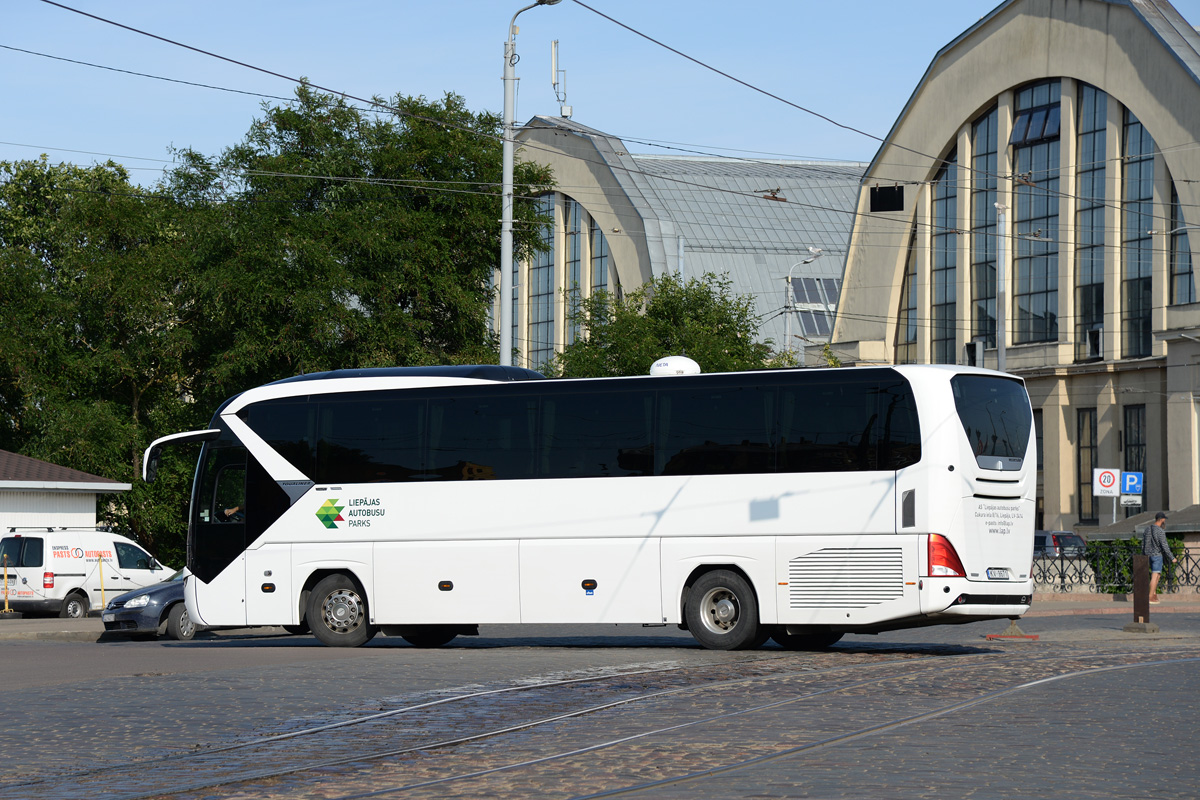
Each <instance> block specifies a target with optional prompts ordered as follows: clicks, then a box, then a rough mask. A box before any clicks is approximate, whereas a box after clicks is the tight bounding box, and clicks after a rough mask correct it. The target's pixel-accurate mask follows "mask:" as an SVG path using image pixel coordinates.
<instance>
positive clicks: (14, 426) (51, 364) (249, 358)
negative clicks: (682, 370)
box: [0, 87, 551, 563]
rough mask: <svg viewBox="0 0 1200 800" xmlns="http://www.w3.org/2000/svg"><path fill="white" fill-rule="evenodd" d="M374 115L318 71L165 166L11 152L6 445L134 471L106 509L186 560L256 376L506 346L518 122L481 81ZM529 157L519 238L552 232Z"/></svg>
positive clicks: (6, 220) (480, 354) (0, 265)
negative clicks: (217, 443) (137, 180)
mask: <svg viewBox="0 0 1200 800" xmlns="http://www.w3.org/2000/svg"><path fill="white" fill-rule="evenodd" d="M390 105H391V106H393V107H395V108H396V109H397V110H396V111H395V112H393V113H387V114H377V113H373V112H372V113H367V112H364V111H361V110H358V109H354V108H350V107H349V106H347V105H346V104H345V103H344V102H343V101H342V100H340V99H338V98H333V97H328V96H324V95H320V94H317V93H315V92H313V91H311V90H310V89H309V88H308V87H301V88H300V89H299V90H298V91H297V99H296V102H295V103H294V104H292V105H289V106H278V107H266V108H264V116H263V118H262V119H260V120H258V121H256V122H255V123H254V124H253V126H252V127H251V129H250V132H249V134H248V135H247V137H246V139H245V140H244V141H243V142H241V143H239V144H237V145H235V146H233V147H231V148H229V149H228V150H226V151H225V152H224V153H222V154H220V155H219V156H216V157H207V156H204V155H202V154H199V153H195V152H191V151H184V152H180V153H179V154H178V155H179V160H180V165H179V166H178V167H177V168H175V169H174V170H172V171H171V172H170V173H169V174H168V175H167V176H165V178H164V179H163V180H162V181H161V182H160V183H159V184H158V185H156V186H154V187H152V188H149V189H144V188H141V187H137V186H134V185H132V184H131V183H130V182H129V179H128V176H127V175H126V174H125V172H124V170H123V169H122V168H121V167H119V166H117V165H115V164H111V163H109V164H104V165H97V166H92V167H77V166H71V165H58V166H53V165H50V164H48V163H47V161H46V159H45V158H43V159H41V160H39V161H26V162H17V163H3V164H0V309H3V312H4V318H5V325H4V326H0V447H4V448H5V449H9V450H13V451H16V452H20V453H23V454H25V455H29V456H33V457H36V458H42V459H45V460H48V461H51V462H54V463H56V464H60V465H63V466H67V467H72V468H75V469H81V470H85V471H88V472H92V473H96V474H99V475H103V476H105V477H108V478H112V479H115V480H120V481H125V482H129V483H132V484H133V487H134V488H133V491H131V492H128V493H126V494H124V495H120V496H116V499H114V496H110V497H106V498H102V500H101V506H100V509H99V512H100V516H101V518H102V519H104V520H105V521H108V522H112V523H114V524H117V525H119V526H121V527H124V528H128V529H130V530H131V531H132V532H133V533H134V535H135V536H137V537H138V539H139V540H140V541H142V542H143V543H144V544H145V545H146V546H147V547H149V548H151V549H152V551H153V552H155V554H156V555H158V556H159V557H160V558H162V559H163V560H164V561H169V562H173V563H179V562H180V560H181V559H182V554H183V542H184V534H185V530H186V525H185V520H186V514H185V507H186V502H187V497H188V492H187V488H186V487H187V483H188V481H189V480H190V476H191V472H192V464H191V463H189V462H192V463H194V456H195V453H194V452H187V453H182V452H177V451H172V450H168V451H167V453H166V454H165V456H164V459H163V463H162V466H161V467H160V470H159V478H158V480H157V481H156V483H154V484H153V485H150V486H147V485H146V484H144V483H143V482H142V481H141V480H140V471H141V458H142V452H143V450H144V448H145V447H146V445H147V444H148V443H149V442H150V441H151V440H153V439H154V438H156V437H158V436H161V435H163V434H167V433H173V432H176V431H181V430H188V429H195V428H198V427H203V426H205V425H206V424H207V422H208V419H209V417H210V416H211V415H212V413H213V411H214V410H215V409H216V407H217V406H218V405H219V404H220V403H221V402H222V401H224V400H225V399H226V398H228V397H229V396H231V395H234V394H236V393H238V392H241V391H244V390H245V389H247V388H250V387H252V386H255V385H259V384H262V383H265V382H269V381H273V380H277V379H280V378H284V377H288V376H291V375H295V374H297V373H300V372H312V371H317V370H327V369H338V368H351V367H366V366H393V365H408V364H433V363H462V362H494V361H495V360H496V342H495V341H494V337H493V336H492V335H491V334H490V332H489V330H488V325H487V321H488V310H489V307H490V305H491V299H492V296H493V291H492V288H491V278H492V275H493V272H494V270H495V269H497V268H498V266H499V260H500V258H499V256H500V254H499V241H500V230H499V228H500V222H499V219H500V197H499V189H498V187H499V185H500V178H501V175H500V171H501V145H500V140H499V133H500V128H501V125H500V120H499V119H498V118H497V117H496V116H495V115H492V114H486V113H484V114H475V113H472V112H470V111H469V110H467V109H466V108H465V107H464V105H463V101H462V99H461V98H459V97H456V96H454V95H447V96H446V97H445V98H444V99H443V100H441V101H438V102H429V101H426V100H424V99H423V98H405V97H396V98H394V99H393V100H391V101H390ZM550 180H551V175H550V173H549V171H548V170H547V169H545V168H543V167H539V166H536V165H533V164H522V165H520V166H519V167H518V169H517V172H516V182H517V186H518V187H521V188H519V189H518V193H519V194H522V199H521V202H519V203H518V204H517V207H516V210H515V216H516V218H517V219H518V220H520V221H522V222H524V223H528V224H519V225H518V226H517V230H516V235H515V239H516V242H517V247H518V250H519V252H528V251H529V249H530V248H535V247H538V246H539V244H538V237H537V226H536V225H535V224H533V223H535V222H536V221H537V218H536V211H535V209H534V206H533V204H532V202H531V201H529V200H528V199H527V198H528V197H531V196H534V195H536V194H538V193H539V192H541V191H544V190H546V189H547V187H548V184H549V182H550Z"/></svg>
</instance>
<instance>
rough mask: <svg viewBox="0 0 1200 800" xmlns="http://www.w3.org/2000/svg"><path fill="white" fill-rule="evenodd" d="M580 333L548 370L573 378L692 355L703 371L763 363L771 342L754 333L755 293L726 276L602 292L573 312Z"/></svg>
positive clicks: (663, 279)
mask: <svg viewBox="0 0 1200 800" xmlns="http://www.w3.org/2000/svg"><path fill="white" fill-rule="evenodd" d="M574 322H576V323H577V324H578V325H579V328H580V330H581V335H580V336H579V337H578V338H577V339H576V340H575V341H574V342H573V343H572V344H570V345H567V347H566V348H564V350H563V352H562V353H560V354H559V355H558V356H556V357H555V359H554V360H553V361H551V362H550V363H549V364H548V365H546V366H545V367H543V371H545V372H547V373H549V374H553V375H559V376H562V377H568V378H589V377H590V378H594V377H603V376H608V375H645V374H646V373H647V372H649V371H650V366H651V365H652V364H653V363H654V362H655V361H656V360H657V359H659V358H662V357H663V356H669V355H686V356H688V357H689V358H691V359H693V360H695V361H696V362H697V363H699V364H700V367H701V369H703V370H704V371H705V372H733V371H738V370H746V369H760V368H762V367H763V366H764V365H765V364H766V362H767V359H768V358H769V357H770V355H771V347H770V343H769V342H768V343H762V342H758V341H756V340H755V337H756V336H757V333H758V326H759V324H760V319H759V317H758V316H757V315H756V314H755V313H754V299H753V298H752V297H750V296H749V295H734V294H733V292H732V282H731V281H730V280H729V278H728V277H725V276H719V275H715V274H712V273H707V274H705V275H704V276H703V277H701V278H688V279H686V280H685V279H683V278H680V277H679V276H677V275H673V274H667V275H662V276H659V277H656V278H653V279H652V280H650V281H649V282H648V283H646V284H644V285H642V286H641V287H639V288H638V289H636V290H634V291H632V292H630V293H629V294H627V295H625V296H624V297H623V298H620V299H618V298H615V297H613V296H612V295H610V294H608V293H607V292H596V293H595V294H593V295H592V296H591V297H589V298H588V299H587V300H585V301H584V302H583V303H582V304H581V307H580V310H579V311H578V312H577V313H576V314H575V315H574Z"/></svg>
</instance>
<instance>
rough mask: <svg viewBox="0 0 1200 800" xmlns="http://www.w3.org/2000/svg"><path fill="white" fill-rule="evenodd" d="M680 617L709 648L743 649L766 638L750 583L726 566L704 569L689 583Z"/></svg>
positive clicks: (752, 646) (693, 634)
mask: <svg viewBox="0 0 1200 800" xmlns="http://www.w3.org/2000/svg"><path fill="white" fill-rule="evenodd" d="M684 617H685V618H686V619H687V626H688V630H689V631H690V632H691V634H692V636H693V637H694V638H695V639H696V641H697V642H699V643H700V644H701V645H703V646H704V647H706V648H708V649H709V650H746V649H750V648H754V647H758V646H759V645H760V644H762V643H763V642H764V641H765V639H766V637H764V636H762V633H763V631H761V630H760V626H759V624H758V600H757V599H755V596H754V589H753V587H751V586H750V584H749V583H748V582H747V581H746V579H745V578H743V577H742V576H741V575H738V574H737V573H736V572H731V571H729V570H725V569H716V570H713V571H712V572H706V573H704V574H703V575H701V576H700V577H699V578H698V579H697V580H696V582H695V583H694V584H692V588H691V591H690V592H688V596H687V602H686V603H685V605H684Z"/></svg>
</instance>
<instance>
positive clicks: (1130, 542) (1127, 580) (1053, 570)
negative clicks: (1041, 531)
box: [1033, 539, 1200, 594]
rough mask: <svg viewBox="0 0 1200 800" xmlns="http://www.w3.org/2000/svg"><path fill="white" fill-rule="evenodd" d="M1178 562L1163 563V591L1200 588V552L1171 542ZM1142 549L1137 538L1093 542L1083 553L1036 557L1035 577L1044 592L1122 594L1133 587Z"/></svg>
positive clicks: (1159, 586) (1040, 589) (1160, 583)
mask: <svg viewBox="0 0 1200 800" xmlns="http://www.w3.org/2000/svg"><path fill="white" fill-rule="evenodd" d="M1171 550H1172V551H1173V552H1174V553H1175V557H1176V558H1177V559H1179V560H1178V563H1175V564H1171V563H1167V564H1164V565H1163V575H1162V579H1161V580H1160V582H1159V584H1158V592H1159V594H1170V593H1192V592H1200V553H1194V552H1193V551H1191V550H1187V549H1185V548H1184V547H1183V545H1182V544H1181V543H1179V542H1176V541H1173V542H1171ZM1141 552H1142V544H1141V542H1140V541H1139V540H1137V539H1127V540H1124V541H1119V542H1089V543H1088V547H1087V553H1086V554H1085V555H1083V556H1075V557H1067V556H1061V555H1060V556H1050V557H1041V558H1034V560H1033V581H1034V584H1035V586H1036V589H1037V591H1041V592H1095V593H1097V594H1118V593H1124V592H1131V591H1133V557H1134V556H1135V555H1138V554H1140V553H1141Z"/></svg>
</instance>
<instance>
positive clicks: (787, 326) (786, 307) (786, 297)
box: [783, 247, 821, 363]
mask: <svg viewBox="0 0 1200 800" xmlns="http://www.w3.org/2000/svg"><path fill="white" fill-rule="evenodd" d="M808 252H810V253H812V255H811V256H809V257H808V258H806V259H804V260H803V261H797V262H796V263H795V264H792V266H791V268H790V269H789V270H788V274H787V278H785V280H786V281H787V283H785V284H784V288H783V291H784V294H783V312H784V315H785V316H784V341H786V342H787V351H788V352H789V353H790V352H792V349H793V345H792V315H793V314H794V313H795V310H796V303H795V299H794V298H795V296H796V295H795V293H793V292H792V272H793V271H794V270H795V269H796V267H799V266H802V265H804V264H811V263H812V262H814V261H816V260H817V259H818V258H820V257H821V248H819V247H809V248H808ZM803 352H804V351H801V355H802V358H801V363H803Z"/></svg>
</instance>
